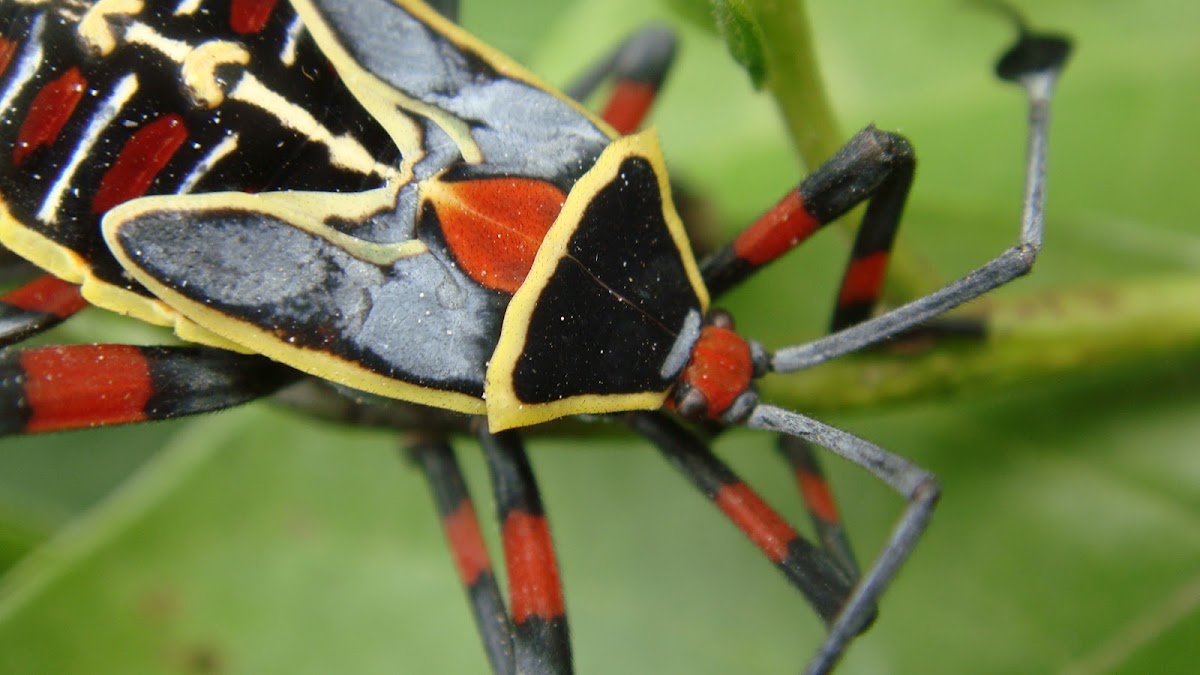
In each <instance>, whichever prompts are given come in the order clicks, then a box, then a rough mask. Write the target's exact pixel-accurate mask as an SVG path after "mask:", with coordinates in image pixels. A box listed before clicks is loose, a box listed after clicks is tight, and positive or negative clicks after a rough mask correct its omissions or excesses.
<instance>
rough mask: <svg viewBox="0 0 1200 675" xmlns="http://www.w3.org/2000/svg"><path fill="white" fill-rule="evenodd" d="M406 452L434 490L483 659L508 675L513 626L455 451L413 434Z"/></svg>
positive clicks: (512, 664)
mask: <svg viewBox="0 0 1200 675" xmlns="http://www.w3.org/2000/svg"><path fill="white" fill-rule="evenodd" d="M407 451H408V454H409V456H410V457H411V458H412V459H413V460H414V461H415V462H416V463H417V464H418V465H419V466H420V467H421V470H422V471H424V472H425V479H426V480H427V481H428V483H429V488H430V490H431V491H432V492H433V501H434V504H435V505H436V506H437V511H438V517H440V518H441V520H442V530H443V531H444V532H445V534H446V541H447V543H449V545H450V552H451V554H452V555H453V556H454V562H455V565H456V566H457V567H458V576H459V578H460V579H461V580H462V583H463V585H464V586H465V587H466V589H467V597H468V599H469V600H470V602H471V608H472V610H473V611H474V613H475V625H476V626H477V627H478V628H479V634H480V636H481V637H482V638H483V646H484V649H485V650H486V651H487V656H488V661H490V662H491V664H492V672H494V673H496V675H513V674H514V673H516V664H515V662H514V655H513V626H512V622H511V621H510V620H509V618H508V612H507V611H506V610H505V608H504V600H503V598H501V596H500V587H499V586H498V585H497V583H496V574H495V572H493V571H492V560H491V557H490V556H489V555H488V552H487V545H486V544H485V543H484V541H483V535H482V534H480V530H479V520H478V519H477V518H476V517H475V507H474V506H472V504H471V496H470V495H469V494H468V493H467V486H466V483H465V482H464V481H463V476H462V471H460V470H459V468H458V461H457V460H455V458H454V450H453V449H452V448H451V447H450V446H449V444H447V443H446V442H445V440H443V439H441V438H417V439H415V440H414V441H413V442H412V443H411V444H409V446H408V448H407Z"/></svg>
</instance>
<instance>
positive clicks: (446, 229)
mask: <svg viewBox="0 0 1200 675" xmlns="http://www.w3.org/2000/svg"><path fill="white" fill-rule="evenodd" d="M438 187H439V190H438V196H437V201H436V202H435V203H434V208H435V209H436V210H437V215H438V219H439V221H440V222H441V226H442V234H443V235H444V236H445V237H446V243H447V244H448V245H449V246H450V250H451V251H452V252H453V253H454V257H455V259H457V260H458V264H459V266H461V267H462V270H463V271H464V272H466V273H467V275H468V276H470V277H471V279H472V280H473V281H475V283H477V284H479V285H481V286H485V287H487V288H491V289H495V290H499V291H504V292H506V293H516V292H517V289H518V288H520V287H521V284H522V283H524V282H525V277H526V276H527V275H528V274H529V268H530V267H532V266H533V258H534V256H536V255H537V252H538V249H539V248H541V246H542V239H544V238H545V237H546V231H547V230H549V229H550V226H551V225H553V224H554V219H555V218H557V217H558V212H559V211H561V210H562V205H563V202H564V201H565V200H566V195H564V194H563V193H562V191H561V190H559V189H558V188H557V187H555V186H554V185H552V184H550V183H547V182H545V181H542V180H537V179H534V178H483V179H479V180H466V181H456V182H447V183H441V184H439V186H438Z"/></svg>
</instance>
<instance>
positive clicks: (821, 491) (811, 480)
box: [796, 469, 841, 523]
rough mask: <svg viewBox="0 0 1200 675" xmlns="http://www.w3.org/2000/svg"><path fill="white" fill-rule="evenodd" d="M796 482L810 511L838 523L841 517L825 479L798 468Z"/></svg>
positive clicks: (826, 520) (827, 520) (824, 519)
mask: <svg viewBox="0 0 1200 675" xmlns="http://www.w3.org/2000/svg"><path fill="white" fill-rule="evenodd" d="M796 484H797V485H798V486H799V488H800V494H801V495H803V497H804V503H805V504H807V505H808V510H809V511H812V512H813V513H814V514H816V515H817V517H818V518H820V519H821V520H823V521H825V522H827V523H836V522H838V521H839V520H840V519H841V518H840V517H839V516H838V510H837V503H836V502H835V501H834V500H833V494H831V493H830V492H829V484H828V483H826V482H825V479H823V478H822V477H820V476H818V475H816V474H814V473H811V472H808V471H805V470H804V469H796Z"/></svg>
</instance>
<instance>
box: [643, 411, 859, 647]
mask: <svg viewBox="0 0 1200 675" xmlns="http://www.w3.org/2000/svg"><path fill="white" fill-rule="evenodd" d="M625 419H626V421H627V423H628V424H629V425H630V426H631V427H632V428H633V429H634V430H635V431H637V432H638V433H640V434H642V435H643V436H645V437H646V438H648V439H649V440H650V441H651V442H652V443H654V444H655V446H657V447H658V449H659V450H660V451H661V452H662V453H663V455H664V456H666V458H667V461H668V462H670V463H671V465H672V466H674V467H675V468H677V469H679V470H680V471H681V472H683V474H684V475H685V476H686V477H687V478H688V480H690V481H691V482H692V484H693V485H694V486H695V487H696V488H697V489H699V490H700V492H701V493H703V494H704V496H705V497H707V498H708V499H709V500H711V501H712V502H713V503H714V504H715V505H716V506H717V508H719V509H721V511H722V512H723V513H724V514H725V515H726V517H728V518H729V520H730V521H732V522H733V524H734V525H736V526H737V527H738V528H739V529H741V530H742V532H744V533H745V534H746V536H747V537H748V538H749V539H750V540H751V541H752V542H753V543H754V544H755V545H756V546H758V547H759V549H761V550H762V552H763V553H764V554H766V556H767V558H769V559H770V560H771V562H772V563H774V564H775V566H776V567H777V568H779V570H780V571H781V572H783V574H784V576H785V577H787V579H788V581H790V582H791V583H792V585H793V586H795V587H796V588H797V590H799V591H800V592H801V593H802V594H803V595H804V597H805V598H806V599H807V600H808V602H809V604H811V605H812V606H813V608H814V609H815V610H816V611H817V614H819V615H820V616H821V618H822V619H824V620H825V621H826V622H827V623H830V622H832V621H833V620H834V618H835V617H837V615H838V612H839V610H841V608H842V606H843V605H844V604H845V602H846V598H847V597H848V596H849V595H850V591H851V588H852V587H853V585H854V580H853V579H851V578H850V577H849V576H847V575H846V573H845V572H844V570H843V569H842V566H841V565H840V564H839V563H838V561H837V560H836V559H834V557H832V556H831V555H829V554H828V553H826V552H825V551H822V550H821V549H820V548H818V547H817V546H815V545H813V544H812V543H811V542H809V541H808V540H806V539H805V538H803V537H802V536H801V535H800V534H799V533H798V532H797V531H796V530H795V529H794V528H793V527H792V526H791V525H789V524H788V523H787V522H786V521H785V520H784V519H783V517H782V516H780V515H779V514H778V513H776V512H775V511H774V510H773V509H772V508H771V507H770V506H768V505H767V504H766V503H765V502H763V501H762V498H760V497H759V496H758V495H757V494H756V493H754V492H753V491H752V490H751V489H750V488H749V487H748V486H747V485H746V484H745V483H744V482H742V480H741V479H740V478H738V477H737V475H736V474H735V473H734V472H733V470H732V469H730V468H729V467H728V466H726V465H725V464H724V463H723V462H722V461H721V460H720V459H718V458H717V457H716V456H715V455H713V454H712V451H711V450H709V448H708V447H707V446H706V445H705V443H704V442H703V441H701V440H700V439H698V438H697V437H696V436H695V435H694V434H692V433H691V432H689V431H688V430H687V429H685V428H684V427H682V426H680V425H679V423H678V422H676V421H675V420H673V419H671V418H670V417H668V416H666V415H664V414H662V413H658V412H631V413H628V414H626V416H625ZM862 627H864V628H865V623H864V625H863V626H862Z"/></svg>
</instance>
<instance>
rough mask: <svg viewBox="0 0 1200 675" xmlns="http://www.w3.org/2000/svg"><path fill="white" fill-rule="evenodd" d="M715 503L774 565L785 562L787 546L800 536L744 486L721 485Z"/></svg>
mask: <svg viewBox="0 0 1200 675" xmlns="http://www.w3.org/2000/svg"><path fill="white" fill-rule="evenodd" d="M713 501H715V502H716V504H717V507H718V508H720V509H721V510H722V511H724V512H725V515H727V516H729V520H731V521H732V522H733V524H734V525H737V526H738V529H740V530H741V531H742V532H745V533H746V536H747V537H749V538H750V541H752V542H754V545H755V546H757V547H759V548H760V549H762V551H763V553H766V554H767V557H768V558H770V559H771V560H772V562H776V563H778V562H780V561H782V560H783V559H784V558H786V557H787V554H788V544H790V543H791V542H792V541H793V540H795V539H796V538H797V537H798V536H799V535H798V534H796V530H794V529H792V526H791V525H788V524H787V521H785V520H784V519H783V518H781V517H780V516H779V514H778V513H775V511H774V510H772V509H771V507H770V506H767V504H766V502H764V501H763V500H762V499H761V498H760V497H759V496H758V495H757V494H755V493H754V491H753V490H751V489H750V488H749V487H748V486H747V485H746V484H745V483H742V482H737V483H728V484H726V485H722V486H721V489H720V490H719V491H717V496H716V498H715V499H714V500H713Z"/></svg>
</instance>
